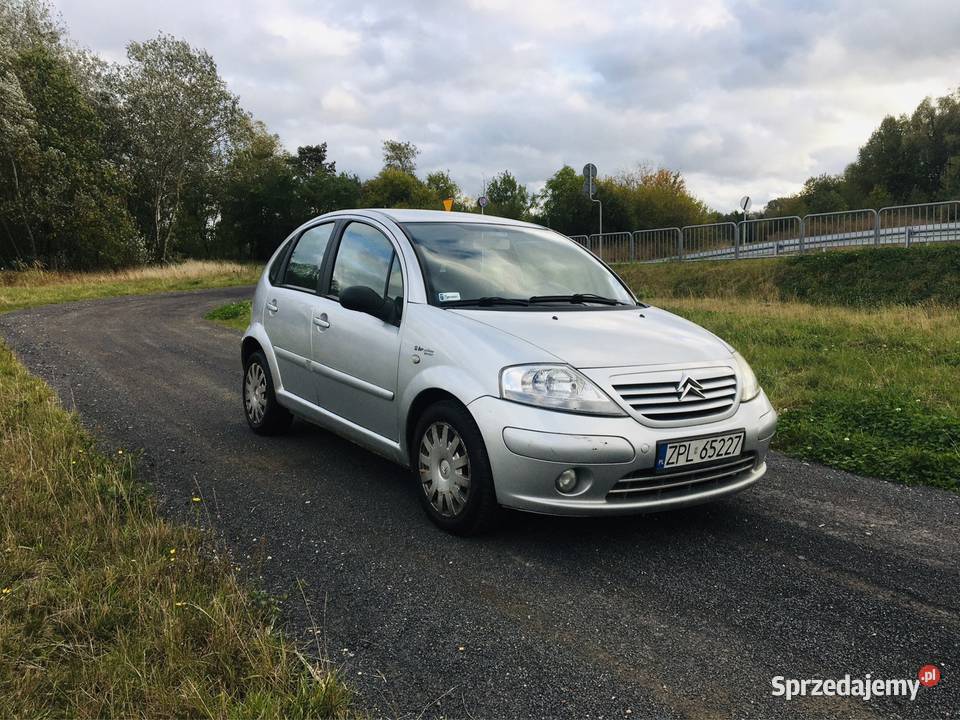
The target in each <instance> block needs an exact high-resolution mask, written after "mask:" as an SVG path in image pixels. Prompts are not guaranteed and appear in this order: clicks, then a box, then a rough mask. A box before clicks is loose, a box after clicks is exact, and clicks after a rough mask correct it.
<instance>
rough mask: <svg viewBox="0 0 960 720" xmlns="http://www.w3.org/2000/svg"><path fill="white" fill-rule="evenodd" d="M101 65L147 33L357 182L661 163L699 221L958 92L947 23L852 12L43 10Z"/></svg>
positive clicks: (772, 190) (543, 5)
mask: <svg viewBox="0 0 960 720" xmlns="http://www.w3.org/2000/svg"><path fill="white" fill-rule="evenodd" d="M56 2H57V4H58V7H59V8H60V9H61V11H62V13H63V17H64V20H65V22H66V24H67V26H68V27H69V28H70V31H71V33H72V35H73V37H74V38H75V39H76V40H77V41H78V42H80V43H81V44H83V45H86V46H88V47H90V48H92V49H94V50H96V51H99V52H101V53H102V54H103V55H104V56H105V57H109V58H119V57H122V54H123V47H124V45H125V44H126V42H128V41H130V40H139V39H144V38H147V37H150V36H153V35H155V34H156V33H157V32H158V31H160V30H163V31H165V32H170V33H173V34H175V35H177V36H179V37H182V38H184V39H186V40H188V41H189V42H190V43H192V44H193V45H195V46H199V47H204V48H206V49H207V50H209V51H210V52H211V53H212V54H213V56H214V57H215V58H216V59H217V62H218V64H219V66H220V68H221V72H222V73H223V74H224V77H225V78H227V80H228V82H229V83H230V86H231V88H232V89H233V90H234V92H236V93H238V94H239V95H240V96H241V100H242V102H243V104H244V106H245V107H246V108H247V109H248V110H250V111H251V112H253V114H254V115H255V116H256V117H258V118H260V119H262V120H264V121H265V122H267V124H268V125H269V126H270V128H271V129H272V130H273V131H275V132H277V133H278V134H279V135H280V137H281V138H282V139H283V141H284V142H285V143H286V144H287V145H288V146H289V147H291V148H294V147H296V145H298V144H304V143H317V142H323V141H326V142H327V143H328V146H329V148H330V153H331V157H332V158H333V159H335V160H336V161H337V163H338V167H340V168H341V169H345V170H351V171H354V172H357V173H359V174H360V175H361V176H369V175H372V174H373V173H375V172H376V171H377V169H378V168H379V165H380V146H381V143H382V141H383V140H384V139H386V138H388V137H397V138H402V139H409V140H412V141H414V142H415V143H417V144H418V145H420V147H421V149H422V150H423V153H422V155H421V158H420V165H421V168H422V169H423V170H424V171H429V170H432V169H435V168H449V169H450V170H451V171H452V173H453V175H454V177H456V178H457V179H458V180H459V181H460V183H461V184H462V186H463V187H464V189H465V190H466V191H467V192H472V193H476V192H478V191H479V189H480V187H481V183H482V179H483V177H484V176H485V177H487V178H489V177H491V176H492V175H493V174H494V173H496V172H498V171H500V170H502V169H510V170H511V171H513V172H514V173H515V174H516V175H517V176H518V177H519V178H520V179H521V180H523V181H525V182H527V183H528V185H529V186H530V187H531V188H537V187H540V186H541V185H542V183H543V181H544V180H545V179H546V178H547V177H548V176H549V175H550V174H552V173H553V172H554V171H555V170H556V169H557V168H558V167H559V165H560V164H561V163H568V164H571V165H573V166H574V167H575V168H579V167H581V166H582V165H583V163H584V162H586V161H588V160H592V161H593V162H596V163H597V165H598V166H599V167H600V170H601V172H602V173H607V172H609V173H613V172H615V171H617V170H618V169H625V168H630V167H633V166H634V165H635V164H636V163H637V162H652V163H661V164H664V165H666V166H668V167H671V168H673V169H678V170H680V171H682V172H683V173H684V174H685V175H686V177H687V178H688V185H689V186H690V188H691V189H692V190H693V191H694V192H695V193H697V194H699V195H700V196H701V197H703V198H704V199H705V200H706V201H707V202H708V203H709V204H711V205H713V206H715V207H717V208H722V209H729V208H732V207H734V206H735V204H736V201H737V199H738V198H739V197H740V196H741V195H743V194H744V193H747V194H750V195H752V196H753V197H754V200H755V202H756V203H758V204H759V203H762V202H765V201H766V200H767V199H769V198H770V197H776V196H778V195H782V194H785V193H789V192H794V191H796V190H797V189H798V188H799V187H800V185H801V184H802V182H803V181H804V180H805V179H806V178H807V177H808V176H810V175H812V174H819V173H823V172H838V171H840V170H842V169H843V166H844V165H845V164H846V163H847V162H849V161H851V160H853V159H854V157H855V154H856V149H857V147H858V146H859V145H860V144H861V143H862V142H863V141H864V140H865V139H866V137H867V136H868V134H869V133H870V131H871V130H872V129H873V128H874V127H876V125H878V124H879V122H880V120H881V119H882V117H883V116H884V115H885V114H888V113H902V112H909V111H910V110H912V109H913V107H915V106H916V104H917V103H918V102H919V101H920V100H922V99H923V97H925V96H927V95H935V96H936V95H942V94H945V93H947V92H949V91H950V90H952V89H953V88H954V87H955V86H956V85H957V83H958V82H960V78H958V76H957V75H956V74H955V72H956V70H955V69H956V67H957V66H958V60H960V46H958V45H957V43H956V42H955V40H956V37H958V36H960V6H958V5H957V3H956V2H955V0H921V1H919V2H914V3H910V4H908V3H893V2H883V1H882V0H878V2H875V3H871V4H869V5H864V4H862V3H859V2H854V0H842V1H838V2H832V3H831V2H826V1H824V0H814V2H810V3H804V4H797V3H792V2H788V1H787V0H781V1H780V2H763V3H758V2H741V1H740V0H703V1H693V0H683V1H680V2H673V3H669V4H667V3H657V4H654V3H638V2H635V1H630V0H623V1H607V2H604V1H601V0H579V1H578V0H529V1H525V2H517V1H516V0H462V1H461V2H456V1H455V0H444V1H443V2H441V0H419V1H417V2H413V1H409V0H408V1H406V2H404V1H401V0H394V1H390V0H382V2H371V3H361V2H357V1H356V0H349V1H348V0H330V1H328V2H324V3H315V2H311V1H310V0H279V1H278V2H271V3H267V2H263V3H259V2H255V1H254V0H233V1H232V2H226V0H218V1H216V2H205V3H197V2H195V0H167V2H164V3H150V4H142V5H141V4H135V3H129V2H123V1H122V0H56Z"/></svg>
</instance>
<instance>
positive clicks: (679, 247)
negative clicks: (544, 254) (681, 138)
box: [571, 200, 960, 263]
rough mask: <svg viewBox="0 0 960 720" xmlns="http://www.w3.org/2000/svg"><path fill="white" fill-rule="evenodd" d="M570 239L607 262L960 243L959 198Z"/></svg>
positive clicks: (745, 256)
mask: <svg viewBox="0 0 960 720" xmlns="http://www.w3.org/2000/svg"><path fill="white" fill-rule="evenodd" d="M571 238H572V239H573V240H575V241H577V242H578V243H580V244H581V245H583V246H584V247H586V248H587V249H589V250H591V251H592V252H593V253H595V254H596V255H597V256H599V257H601V258H602V259H603V260H605V261H607V262H611V263H618V262H668V261H676V260H733V259H737V258H757V257H774V256H777V255H789V254H797V253H805V252H821V251H827V250H842V249H845V248H856V247H864V246H879V245H902V246H904V247H910V246H911V245H917V244H920V243H934V242H960V200H948V201H944V202H935V203H920V204H917V205H898V206H894V207H885V208H883V209H881V210H873V209H869V208H867V209H863V210H844V211H842V212H832V213H812V214H810V215H806V216H805V217H803V218H800V217H798V216H796V215H791V216H787V217H777V218H755V219H752V220H741V221H740V222H739V223H734V222H722V223H709V224H706V225H687V226H685V227H682V228H676V227H669V228H656V229H653V230H635V231H634V232H632V233H629V232H616V233H604V234H603V235H590V236H587V235H572V236H571Z"/></svg>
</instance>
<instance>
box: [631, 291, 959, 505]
mask: <svg viewBox="0 0 960 720" xmlns="http://www.w3.org/2000/svg"><path fill="white" fill-rule="evenodd" d="M649 302H651V303H652V304H654V305H657V306H659V307H663V308H665V309H667V310H670V311H672V312H675V313H677V314H678V315H681V316H683V317H685V318H687V319H689V320H692V321H693V322H695V323H698V324H699V325H702V326H703V327H705V328H708V329H709V330H711V331H713V332H715V333H716V334H717V335H719V336H720V337H722V338H724V339H725V340H727V341H728V342H729V343H731V344H732V345H734V346H735V347H736V348H737V349H738V350H739V351H740V352H741V353H742V354H743V355H744V357H746V358H747V360H748V361H749V362H750V364H751V365H752V366H753V368H754V370H755V372H756V373H757V376H758V377H759V378H760V381H761V384H762V385H763V387H764V389H765V390H766V392H767V395H768V396H769V397H770V399H771V401H772V402H773V404H774V407H776V408H777V410H778V411H779V412H780V424H779V427H778V430H777V436H776V438H775V440H774V445H775V447H776V448H777V449H779V450H781V451H783V452H785V453H786V454H788V455H792V456H794V457H799V458H804V459H809V460H816V461H818V462H822V463H824V464H826V465H830V466H832V467H837V468H841V469H844V470H850V471H852V472H856V473H861V474H865V475H871V476H874V477H882V478H888V479H891V480H899V481H901V482H905V483H907V484H917V483H919V484H925V485H933V486H937V487H941V488H945V489H949V490H958V489H960V380H958V377H960V311H958V310H957V309H955V308H944V307H934V306H916V307H891V308H879V309H876V310H869V311H868V310H854V309H851V308H843V307H825V306H813V305H808V304H804V303H787V302H779V303H768V302H761V301H757V300H737V301H731V300H721V299H716V298H685V299H681V298H664V299H660V300H657V299H652V300H649Z"/></svg>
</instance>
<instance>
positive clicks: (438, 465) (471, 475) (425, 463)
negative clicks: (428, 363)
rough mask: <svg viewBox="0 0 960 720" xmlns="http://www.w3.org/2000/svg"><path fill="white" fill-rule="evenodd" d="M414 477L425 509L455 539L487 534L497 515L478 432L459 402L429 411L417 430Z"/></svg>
mask: <svg viewBox="0 0 960 720" xmlns="http://www.w3.org/2000/svg"><path fill="white" fill-rule="evenodd" d="M412 451H413V452H412V453H411V454H412V455H413V458H412V460H413V462H412V463H411V464H412V465H413V469H414V475H415V479H416V484H417V486H418V493H417V494H418V496H419V498H420V503H421V504H422V505H423V509H424V510H425V511H426V513H427V515H429V516H430V519H431V520H433V522H434V523H436V524H437V525H439V526H440V527H441V528H443V529H444V530H446V531H447V532H451V533H454V534H455V535H474V534H477V533H480V532H483V531H485V530H488V529H489V528H490V527H492V526H493V524H494V523H495V521H496V518H497V516H498V514H499V509H500V508H499V506H498V505H497V497H496V493H495V491H494V486H493V475H492V473H491V471H490V461H489V459H488V458H487V450H486V446H485V445H484V444H483V437H482V436H481V435H480V429H479V428H478V427H477V424H476V423H475V422H474V420H473V418H472V417H471V416H470V413H469V412H468V411H467V410H466V408H464V407H463V406H462V405H460V404H459V403H457V402H454V401H452V400H444V401H441V402H438V403H436V404H434V405H432V406H430V407H429V408H428V409H427V411H426V412H425V413H424V414H423V415H422V416H421V417H420V420H419V421H418V422H417V427H416V430H415V431H414V445H413V448H412Z"/></svg>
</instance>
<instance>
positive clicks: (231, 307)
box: [204, 300, 250, 330]
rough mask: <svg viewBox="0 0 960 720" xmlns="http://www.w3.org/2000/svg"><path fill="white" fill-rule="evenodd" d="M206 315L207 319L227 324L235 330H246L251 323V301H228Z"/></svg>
mask: <svg viewBox="0 0 960 720" xmlns="http://www.w3.org/2000/svg"><path fill="white" fill-rule="evenodd" d="M204 317H205V318H206V319H207V320H213V321H214V322H217V323H220V324H221V325H226V326H227V327H229V328H233V329H234V330H246V329H247V325H249V324H250V301H249V300H241V301H240V302H233V303H227V304H226V305H221V306H220V307H218V308H216V309H214V310H211V311H210V312H208V313H207V314H206V315H204Z"/></svg>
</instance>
